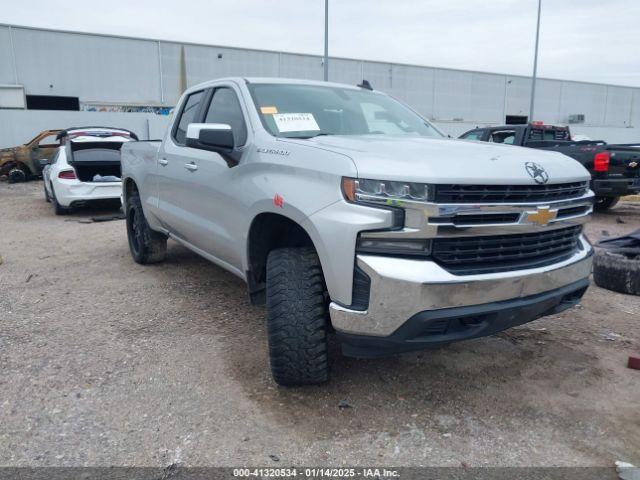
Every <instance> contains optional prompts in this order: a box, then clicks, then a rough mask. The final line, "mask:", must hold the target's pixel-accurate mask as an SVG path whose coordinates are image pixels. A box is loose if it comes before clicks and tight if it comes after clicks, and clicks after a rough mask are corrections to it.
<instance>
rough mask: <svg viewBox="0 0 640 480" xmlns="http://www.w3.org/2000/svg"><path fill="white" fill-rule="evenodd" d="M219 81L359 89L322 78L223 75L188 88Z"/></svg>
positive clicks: (191, 88) (201, 86) (203, 86)
mask: <svg viewBox="0 0 640 480" xmlns="http://www.w3.org/2000/svg"><path fill="white" fill-rule="evenodd" d="M221 81H233V82H236V83H243V82H245V83H248V84H265V83H278V84H289V85H291V84H295V85H315V86H318V87H338V88H349V89H352V90H360V89H361V87H358V86H357V85H348V84H346V83H337V82H325V81H322V80H304V79H300V78H281V77H224V78H216V79H215V80H209V81H207V82H203V83H200V84H198V85H194V86H193V87H190V88H189V91H191V90H197V89H201V88H207V87H210V86H212V85H214V84H216V83H218V82H221Z"/></svg>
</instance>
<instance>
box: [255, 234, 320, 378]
mask: <svg viewBox="0 0 640 480" xmlns="http://www.w3.org/2000/svg"><path fill="white" fill-rule="evenodd" d="M327 317H328V309H327V300H326V297H325V283H324V277H323V275H322V267H321V266H320V260H319V259H318V255H317V254H316V252H315V250H314V249H313V248H307V247H304V248H281V249H278V250H273V251H272V252H271V253H269V257H268V258H267V331H268V337H269V360H270V363H271V373H272V375H273V379H274V380H275V381H276V383H278V384H280V385H283V386H298V385H309V384H317V383H322V382H326V381H327V380H328V379H329V361H328V346H327V324H328V322H327Z"/></svg>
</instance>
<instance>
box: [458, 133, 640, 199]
mask: <svg viewBox="0 0 640 480" xmlns="http://www.w3.org/2000/svg"><path fill="white" fill-rule="evenodd" d="M460 138H462V139H466V140H480V141H484V142H492V143H506V144H508V145H520V146H523V147H529V148H538V149H541V150H553V151H556V152H560V153H563V154H565V155H567V156H569V157H571V158H573V159H575V160H577V161H578V162H580V163H581V164H582V165H584V167H585V168H586V169H587V170H589V172H590V173H591V189H592V190H593V192H594V193H595V195H596V200H595V209H596V210H599V211H605V210H609V209H610V208H613V207H614V206H615V205H616V204H617V203H618V200H620V197H621V196H624V195H633V194H637V193H640V145H638V144H626V145H623V144H621V145H609V144H607V143H606V142H604V141H602V140H596V141H593V140H582V141H574V140H572V139H571V132H570V130H569V127H565V126H556V125H545V124H543V123H541V122H532V123H530V124H527V125H503V126H499V127H486V128H474V129H473V130H469V131H468V132H465V133H463V134H462V135H461V136H460Z"/></svg>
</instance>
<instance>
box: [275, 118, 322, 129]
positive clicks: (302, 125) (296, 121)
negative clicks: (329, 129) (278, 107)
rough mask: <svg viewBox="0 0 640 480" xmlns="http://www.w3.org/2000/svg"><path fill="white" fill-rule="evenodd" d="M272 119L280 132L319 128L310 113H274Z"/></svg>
mask: <svg viewBox="0 0 640 480" xmlns="http://www.w3.org/2000/svg"><path fill="white" fill-rule="evenodd" d="M273 119H274V120H275V122H276V127H278V131H279V132H281V133H285V132H308V131H310V130H314V131H317V130H320V127H319V126H318V124H317V123H316V119H315V118H314V117H313V114H312V113H275V114H274V115H273Z"/></svg>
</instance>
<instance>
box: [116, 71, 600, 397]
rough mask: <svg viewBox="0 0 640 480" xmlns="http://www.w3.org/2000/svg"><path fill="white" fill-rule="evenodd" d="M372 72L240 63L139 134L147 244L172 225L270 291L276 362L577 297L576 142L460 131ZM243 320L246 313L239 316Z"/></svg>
mask: <svg viewBox="0 0 640 480" xmlns="http://www.w3.org/2000/svg"><path fill="white" fill-rule="evenodd" d="M367 87H368V84H367V83H365V84H364V86H349V85H341V84H334V83H324V82H314V81H304V80H285V79H274V78H227V79H221V80H215V81H212V82H208V83H204V84H201V85H198V86H195V87H192V88H190V89H189V90H187V91H186V92H185V93H184V95H183V96H182V98H181V99H180V102H179V104H178V106H177V108H176V111H175V114H174V116H173V118H172V121H171V124H170V126H169V128H168V130H167V133H166V135H165V137H164V139H163V140H162V141H161V142H157V141H156V142H154V141H150V142H130V143H127V144H125V145H124V146H123V148H122V173H123V202H124V205H125V210H126V214H127V222H126V223H127V233H128V237H129V245H130V249H131V253H132V255H133V258H134V259H135V261H137V262H139V263H143V264H144V263H152V262H157V261H160V260H162V259H163V258H164V256H165V251H166V241H167V238H168V237H171V238H173V239H174V240H176V241H177V242H179V243H181V244H183V245H185V246H186V247H188V248H190V249H192V250H193V251H195V252H197V253H198V254H200V255H202V256H203V257H205V258H207V259H209V260H211V261H212V262H214V263H216V264H218V265H219V266H221V267H222V268H225V269H227V270H229V271H230V272H232V273H234V274H236V275H237V276H238V277H240V278H242V279H243V280H245V281H246V283H247V285H248V290H249V296H250V298H251V301H252V302H253V303H255V304H264V303H265V302H266V305H267V309H268V318H267V322H268V336H269V352H270V358H271V368H272V372H273V377H274V379H275V380H276V382H278V383H279V384H282V385H300V384H307V383H318V382H323V381H325V380H327V378H328V375H329V367H328V359H327V352H328V350H327V338H328V334H329V333H331V332H335V334H336V335H335V336H336V337H337V339H338V340H339V341H340V342H341V344H342V350H343V352H344V354H346V355H351V356H358V357H371V356H378V355H387V354H394V353H400V352H407V351H411V350H416V349H422V348H428V347H430V346H433V345H440V344H446V343H450V342H453V341H457V340H464V339H470V338H475V337H480V336H484V335H490V334H493V333H495V332H498V331H500V330H503V329H505V328H509V327H511V326H514V325H519V324H522V323H525V322H528V321H531V320H534V319H536V318H539V317H541V316H543V315H549V314H552V313H556V312H559V311H561V310H564V309H566V308H568V307H570V306H572V305H574V304H576V303H577V302H578V301H579V300H580V298H581V297H582V295H583V294H584V292H585V290H586V288H587V286H588V277H589V273H590V270H591V255H592V249H591V246H590V245H589V243H588V241H587V239H586V238H585V236H584V235H583V232H582V225H583V224H584V223H585V222H586V221H587V220H588V218H589V215H590V214H591V212H592V204H593V194H592V192H591V191H590V190H589V178H590V177H589V173H588V172H587V171H586V170H585V169H584V168H583V167H582V166H581V165H580V164H579V163H578V162H576V161H575V160H572V159H571V158H568V157H566V156H564V155H562V154H559V153H554V152H544V151H539V150H531V149H525V148H520V147H513V146H507V145H491V144H487V143H479V142H472V141H463V140H454V139H450V138H447V137H446V136H445V135H443V134H442V133H441V132H440V131H439V130H438V129H437V128H435V127H434V126H433V125H431V124H430V123H429V122H428V121H427V120H426V119H424V118H423V117H421V116H420V115H418V114H417V113H416V112H414V111H413V110H411V109H410V108H409V107H407V106H405V105H403V104H402V103H400V102H398V101H396V100H394V99H393V98H391V97H389V96H388V95H385V94H384V93H381V92H377V91H373V90H371V89H370V88H367ZM237 321H243V320H242V319H238V320H237Z"/></svg>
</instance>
